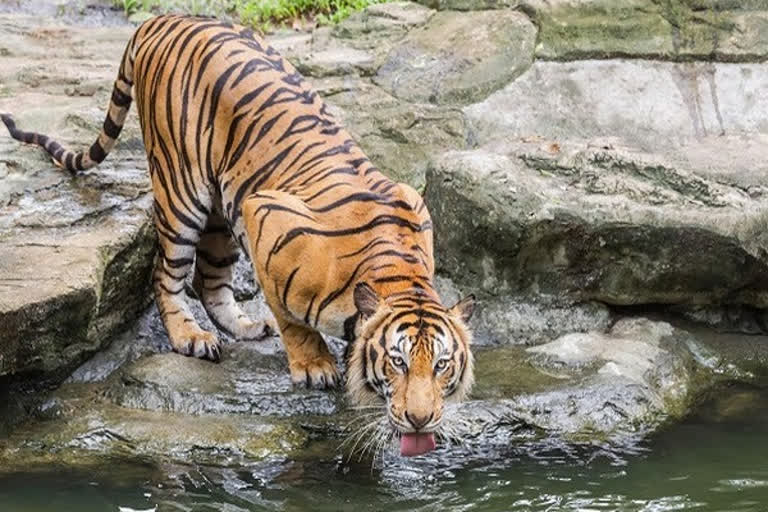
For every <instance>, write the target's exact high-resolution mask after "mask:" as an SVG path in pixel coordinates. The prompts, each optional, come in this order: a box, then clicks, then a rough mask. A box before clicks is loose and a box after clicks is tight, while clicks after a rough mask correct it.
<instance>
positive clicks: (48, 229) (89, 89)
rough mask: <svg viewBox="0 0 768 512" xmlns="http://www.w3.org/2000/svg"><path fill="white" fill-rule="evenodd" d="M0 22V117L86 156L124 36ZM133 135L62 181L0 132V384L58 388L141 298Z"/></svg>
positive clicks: (147, 260)
mask: <svg viewBox="0 0 768 512" xmlns="http://www.w3.org/2000/svg"><path fill="white" fill-rule="evenodd" d="M7 23H12V26H13V27H14V30H12V31H5V32H4V35H5V37H4V38H3V42H2V43H1V45H2V47H3V48H4V52H3V53H4V54H5V56H4V57H3V66H2V68H1V69H0V89H2V97H0V112H10V113H13V114H15V116H16V118H17V121H18V123H19V125H20V126H21V127H23V128H24V129H27V130H35V131H42V132H46V133H49V134H50V135H52V136H54V137H55V138H57V139H59V140H61V141H62V142H64V143H65V144H67V145H69V146H71V147H87V145H88V144H90V143H91V142H92V141H93V139H94V138H95V136H96V134H97V133H98V130H99V128H100V126H101V123H102V122H103V119H104V110H103V108H104V107H106V105H107V104H108V101H109V95H110V93H111V86H110V84H111V83H112V82H113V81H114V78H115V76H116V73H117V68H118V66H119V57H117V56H119V55H122V52H123V48H124V47H125V44H126V42H127V41H128V39H129V38H130V36H131V34H132V32H133V28H132V27H126V26H122V27H109V28H106V27H103V28H98V27H82V26H76V25H75V26H62V25H57V24H56V23H51V22H50V21H48V24H47V25H46V24H45V23H41V21H40V18H39V17H37V16H25V15H16V16H14V17H11V15H0V25H2V26H6V24H7ZM83 61H87V62H88V66H85V67H83V66H82V62H83ZM65 69H66V70H71V69H79V70H80V71H79V73H78V74H77V75H72V74H71V73H64V72H63V70H65ZM62 76H64V77H68V78H65V79H63V78H62ZM138 134H139V131H138V125H137V123H136V122H135V118H132V119H131V120H130V121H129V122H128V124H127V126H126V130H125V131H124V133H123V137H122V138H121V143H120V144H119V145H118V146H117V148H116V149H115V151H113V153H112V154H111V155H110V156H109V158H108V159H107V160H106V161H105V162H104V163H103V165H101V166H100V167H98V168H96V169H93V170H91V171H89V172H86V173H84V174H82V175H80V176H77V177H74V178H73V177H71V176H70V175H69V174H68V173H66V172H64V171H62V170H60V169H58V168H56V167H54V166H53V164H52V163H51V161H50V159H49V158H48V156H47V155H45V154H44V153H43V152H42V151H41V150H40V149H39V148H36V147H31V146H29V147H25V146H23V145H21V144H19V143H18V142H16V141H14V140H12V139H11V138H10V137H8V136H7V135H6V132H5V128H4V127H3V128H0V155H2V156H0V181H2V185H0V376H7V375H14V376H20V375H21V376H22V377H23V376H25V375H27V376H28V375H34V376H35V379H36V382H37V384H43V383H51V382H53V383H55V382H58V381H60V380H62V379H63V378H65V377H66V376H67V374H68V372H69V371H71V370H72V369H73V368H75V367H76V366H77V365H78V364H80V363H81V362H82V361H83V360H84V359H85V358H86V357H88V356H89V355H90V354H92V353H93V352H94V351H96V350H98V349H99V348H101V347H103V346H105V345H106V344H107V343H108V341H109V339H110V338H111V337H112V336H113V335H115V334H116V333H118V332H119V330H120V329H121V328H122V327H123V326H124V325H125V324H126V323H127V322H129V321H131V320H133V319H134V318H135V317H136V316H137V315H138V314H139V313H140V312H141V311H142V310H143V309H144V308H145V307H146V305H147V303H148V301H149V300H151V298H150V297H151V295H150V291H149V290H150V277H149V275H150V270H151V266H152V258H153V254H154V243H155V242H154V240H155V235H154V230H153V227H152V221H151V215H150V211H151V202H152V199H151V195H150V186H149V179H148V177H147V175H146V164H145V159H144V156H143V151H142V149H141V143H140V139H139V138H138Z"/></svg>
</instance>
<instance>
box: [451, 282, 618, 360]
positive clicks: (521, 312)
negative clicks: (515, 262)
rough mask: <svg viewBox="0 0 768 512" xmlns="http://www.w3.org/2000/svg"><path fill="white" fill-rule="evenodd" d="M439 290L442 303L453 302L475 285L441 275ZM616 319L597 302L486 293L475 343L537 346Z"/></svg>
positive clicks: (476, 317)
mask: <svg viewBox="0 0 768 512" xmlns="http://www.w3.org/2000/svg"><path fill="white" fill-rule="evenodd" d="M436 284H437V290H438V292H439V293H440V297H441V298H442V299H443V304H445V305H451V304H455V303H456V302H458V301H459V300H460V299H461V298H463V297H465V296H466V295H468V294H469V293H473V292H476V291H477V288H476V287H475V286H471V285H468V286H465V287H464V290H463V291H460V290H459V288H458V287H457V286H456V285H455V283H453V281H452V280H451V279H449V278H445V277H443V276H438V277H437V279H436ZM612 322H613V316H612V315H611V312H610V311H609V309H608V308H607V307H606V306H605V305H604V304H599V303H597V302H574V301H568V300H563V299H559V298H557V297H553V296H546V295H531V296H523V295H520V294H518V295H514V294H510V295H499V296H492V295H485V296H483V297H482V298H481V300H479V302H478V305H477V307H476V308H475V313H474V314H473V315H472V320H471V322H470V327H471V328H472V337H473V344H474V345H475V346H483V345H509V344H512V345H536V344H540V343H546V342H548V341H552V340H553V339H555V338H557V337H559V336H562V335H564V334H566V333H572V332H587V331H594V330H602V329H607V328H608V327H609V326H610V324H611V323H612Z"/></svg>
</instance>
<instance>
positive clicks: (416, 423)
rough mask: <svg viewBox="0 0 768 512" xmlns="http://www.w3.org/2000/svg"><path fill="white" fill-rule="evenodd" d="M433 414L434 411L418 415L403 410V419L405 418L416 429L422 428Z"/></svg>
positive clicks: (430, 419)
mask: <svg viewBox="0 0 768 512" xmlns="http://www.w3.org/2000/svg"><path fill="white" fill-rule="evenodd" d="M434 415H435V413H433V412H431V413H429V415H418V414H411V413H409V412H408V411H405V419H407V420H408V421H409V422H410V424H411V426H412V427H413V428H415V429H416V430H419V429H421V428H424V427H425V426H426V425H427V424H428V423H429V422H430V421H432V417H433V416H434Z"/></svg>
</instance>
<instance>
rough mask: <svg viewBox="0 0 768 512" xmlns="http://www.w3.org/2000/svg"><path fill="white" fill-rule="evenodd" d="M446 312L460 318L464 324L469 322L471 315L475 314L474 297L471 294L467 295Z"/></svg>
mask: <svg viewBox="0 0 768 512" xmlns="http://www.w3.org/2000/svg"><path fill="white" fill-rule="evenodd" d="M448 312H449V313H450V314H452V315H454V316H457V317H459V318H461V320H462V321H463V322H464V323H467V322H469V319H470V318H472V313H474V312H475V296H474V295H472V294H469V295H467V296H466V297H464V298H463V299H461V300H460V301H459V302H457V303H456V304H454V305H453V307H452V308H451V309H449V310H448Z"/></svg>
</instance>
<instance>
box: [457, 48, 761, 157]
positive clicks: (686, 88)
mask: <svg viewBox="0 0 768 512" xmlns="http://www.w3.org/2000/svg"><path fill="white" fill-rule="evenodd" d="M766 79H768V71H766V70H765V67H764V66H762V65H755V64H713V63H682V64H676V63H667V62H648V61H625V60H610V61H580V62H571V63H558V62H540V61H539V62H536V63H535V64H534V65H533V66H532V67H531V69H530V70H528V72H527V73H525V74H524V75H523V76H521V77H520V78H519V79H518V80H516V81H514V82H513V83H511V84H509V85H508V86H507V87H505V88H504V89H502V90H500V91H498V92H496V93H495V94H493V95H491V96H490V97H489V98H488V99H487V100H485V101H483V102H481V103H478V104H475V105H471V106H469V107H467V108H466V109H465V113H466V114H467V118H468V120H469V121H470V123H471V126H472V136H473V137H474V138H475V139H476V140H477V141H478V143H479V144H483V143H485V142H487V141H489V140H493V139H498V138H500V137H531V136H543V137H548V138H554V139H563V138H573V137H583V138H592V137H620V138H623V139H625V140H626V141H628V142H630V143H631V144H636V145H639V146H641V147H643V148H645V149H652V150H656V149H658V148H659V147H665V146H670V145H673V144H679V143H683V142H687V141H690V140H697V139H698V140H706V141H707V144H704V146H707V145H709V143H717V139H716V138H715V136H718V135H741V134H745V133H747V134H752V133H762V132H764V131H765V127H766V120H765V116H763V115H761V114H760V112H762V111H761V109H760V105H762V104H764V103H765V102H766V101H768V92H766V91H765V90H764V89H763V88H762V87H761V85H760V84H762V83H764V82H765V80H766ZM706 137H712V139H706ZM729 143H730V144H728V145H727V146H731V145H732V144H736V145H739V146H741V144H739V143H738V140H737V139H731V140H729ZM721 146H726V145H725V144H722V145H721V144H718V150H720V147H721Z"/></svg>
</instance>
